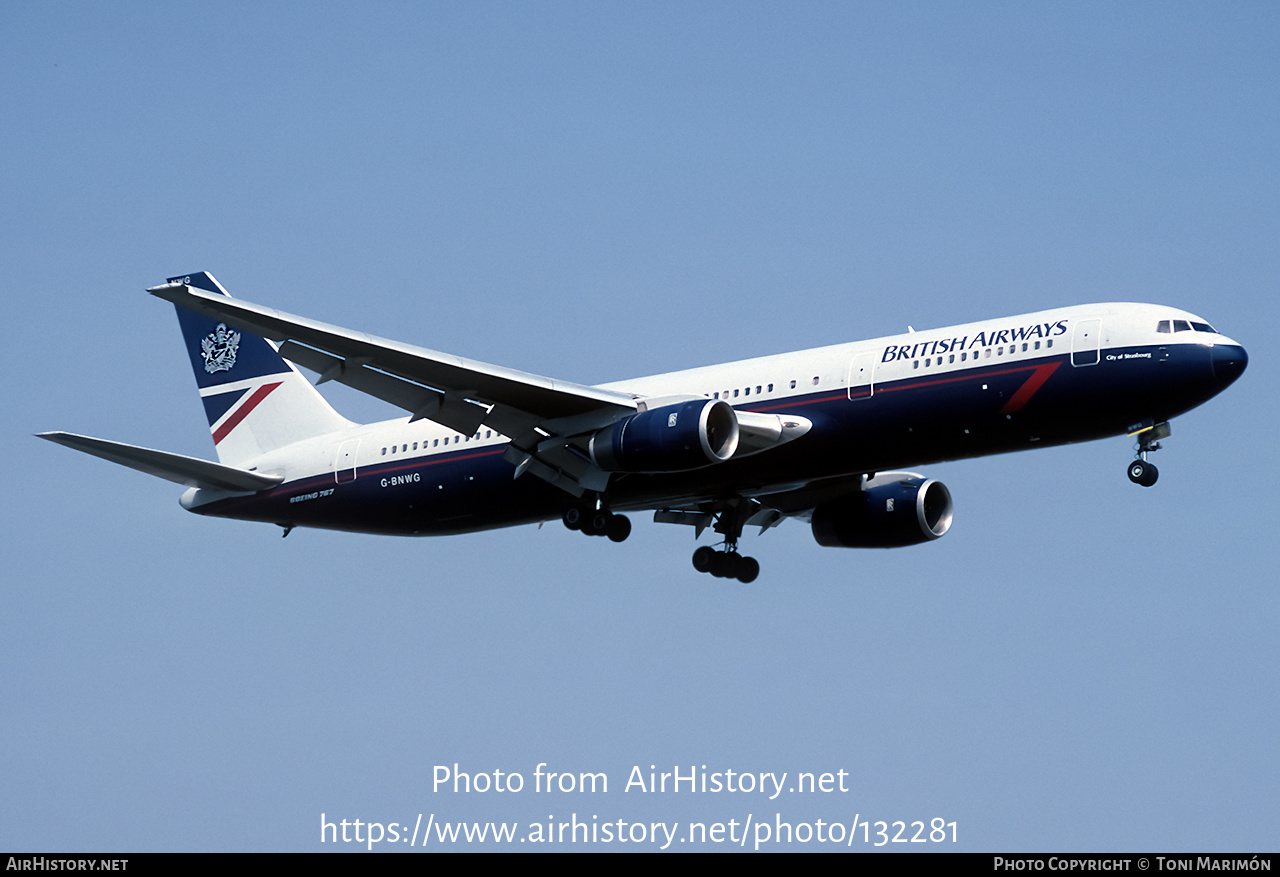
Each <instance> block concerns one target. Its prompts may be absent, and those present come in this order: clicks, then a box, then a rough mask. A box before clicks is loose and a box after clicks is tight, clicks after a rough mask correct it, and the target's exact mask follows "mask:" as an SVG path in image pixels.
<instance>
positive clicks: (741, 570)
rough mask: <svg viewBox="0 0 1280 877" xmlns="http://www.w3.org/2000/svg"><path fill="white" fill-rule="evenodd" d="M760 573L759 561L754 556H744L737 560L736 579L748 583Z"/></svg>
mask: <svg viewBox="0 0 1280 877" xmlns="http://www.w3.org/2000/svg"><path fill="white" fill-rule="evenodd" d="M759 575H760V561H758V560H756V559H755V558H754V557H744V558H742V560H740V561H739V562H738V581H740V582H742V583H743V584H744V585H749V584H751V583H752V582H754V581H755V580H756V577H757V576H759Z"/></svg>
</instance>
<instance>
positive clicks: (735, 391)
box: [733, 390, 738, 399]
mask: <svg viewBox="0 0 1280 877" xmlns="http://www.w3.org/2000/svg"><path fill="white" fill-rule="evenodd" d="M733 398H735V399H737V398H738V391H737V390H734V391H733Z"/></svg>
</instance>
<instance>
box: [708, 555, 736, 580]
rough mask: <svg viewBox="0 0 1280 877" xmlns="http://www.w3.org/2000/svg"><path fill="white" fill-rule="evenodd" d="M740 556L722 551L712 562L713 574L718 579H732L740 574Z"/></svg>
mask: <svg viewBox="0 0 1280 877" xmlns="http://www.w3.org/2000/svg"><path fill="white" fill-rule="evenodd" d="M738 559H739V558H738V555H737V554H734V553H733V552H731V551H721V552H719V553H717V554H716V555H715V557H713V558H712V560H711V574H712V575H713V576H715V577H716V578H718V579H731V578H733V577H734V575H735V574H736V573H737V572H738Z"/></svg>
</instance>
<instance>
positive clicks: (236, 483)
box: [36, 432, 284, 491]
mask: <svg viewBox="0 0 1280 877" xmlns="http://www.w3.org/2000/svg"><path fill="white" fill-rule="evenodd" d="M36 436H37V437H38V438H42V439H48V440H49V441H51V442H57V443H58V444H60V445H66V446H67V447H68V448H75V449H76V450H77V451H84V452H85V453H86V454H92V455H93V456H95V457H101V458H102V459H104V460H110V461H111V462H112V463H119V464H120V465H121V466H128V467H129V468H130V469H137V470H138V471H139V472H146V473H147V474H148V475H154V476H156V477H157V478H163V479H165V480H166V481H172V482H174V483H175V484H183V485H186V486H187V487H209V488H214V489H216V490H231V491H258V490H265V489H266V488H268V487H274V486H275V485H277V484H279V483H280V482H281V481H284V476H283V475H261V474H259V473H257V472H248V471H246V470H244V469H237V468H235V467H234V466H223V465H221V464H220V463H211V462H209V461H208V460H201V459H199V458H198V457H186V456H183V455H182V454H170V453H168V452H166V451H153V450H151V449H150V448H141V447H138V446H137V445H127V444H124V443H123V442H110V441H107V440H106V439H99V438H90V437H89V436H87V435H76V434H74V433H70V432H39V433H36Z"/></svg>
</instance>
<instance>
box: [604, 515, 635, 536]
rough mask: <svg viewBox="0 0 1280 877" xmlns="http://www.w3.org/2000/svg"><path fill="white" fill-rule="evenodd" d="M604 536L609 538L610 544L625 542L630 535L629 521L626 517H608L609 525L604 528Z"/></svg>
mask: <svg viewBox="0 0 1280 877" xmlns="http://www.w3.org/2000/svg"><path fill="white" fill-rule="evenodd" d="M605 535H606V536H608V537H609V541H610V542H625V541H626V540H627V537H628V536H630V535H631V519H630V518H628V517H627V516H626V515H609V525H608V526H607V527H606V528H605Z"/></svg>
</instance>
